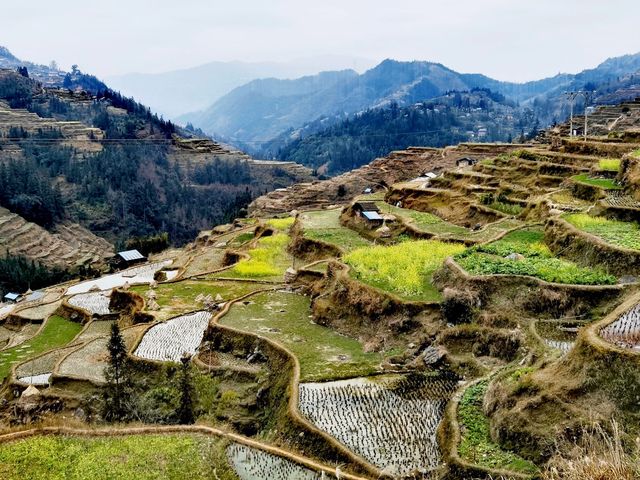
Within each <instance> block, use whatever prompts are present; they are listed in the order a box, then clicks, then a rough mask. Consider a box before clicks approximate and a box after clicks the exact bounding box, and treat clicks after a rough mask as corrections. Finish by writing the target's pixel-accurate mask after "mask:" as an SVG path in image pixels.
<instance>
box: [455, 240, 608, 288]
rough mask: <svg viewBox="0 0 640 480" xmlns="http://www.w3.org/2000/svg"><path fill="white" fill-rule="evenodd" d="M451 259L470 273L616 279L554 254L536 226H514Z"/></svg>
mask: <svg viewBox="0 0 640 480" xmlns="http://www.w3.org/2000/svg"><path fill="white" fill-rule="evenodd" d="M455 260H456V261H457V262H458V264H459V265H460V266H461V267H462V268H464V269H465V270H466V271H467V272H469V273H471V274H472V275H526V276H532V277H536V278H539V279H541V280H544V281H547V282H554V283H567V284H578V285H613V284H615V283H617V278H616V277H615V276H613V275H609V274H607V273H605V272H604V271H602V270H598V269H594V268H584V267H580V266H578V265H576V264H575V263H573V262H570V261H568V260H563V259H559V258H556V257H554V255H553V254H552V253H551V251H550V250H549V248H548V247H547V246H546V245H545V243H544V233H543V231H542V230H541V229H539V228H532V229H531V228H530V229H523V230H516V231H514V232H511V233H509V234H507V235H506V236H505V237H503V238H502V239H501V240H498V241H496V242H492V243H489V244H486V245H480V246H475V247H472V248H470V249H468V250H467V251H465V252H462V253H459V254H458V255H456V257H455Z"/></svg>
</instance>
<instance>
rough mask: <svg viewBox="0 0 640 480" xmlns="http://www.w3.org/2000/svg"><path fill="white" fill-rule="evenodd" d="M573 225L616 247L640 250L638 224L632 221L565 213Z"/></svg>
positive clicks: (639, 228) (639, 229) (639, 227)
mask: <svg viewBox="0 0 640 480" xmlns="http://www.w3.org/2000/svg"><path fill="white" fill-rule="evenodd" d="M564 218H565V220H567V221H568V222H569V223H570V224H572V225H573V226H574V227H576V228H578V229H579V230H583V231H585V232H587V233H590V234H591V235H595V236H596V237H600V238H601V239H602V240H604V241H605V242H607V243H610V244H611V245H614V246H616V247H622V248H630V249H632V250H640V226H639V225H638V224H637V223H634V222H620V221H617V220H609V219H607V218H604V217H592V216H590V215H587V214H572V215H565V216H564Z"/></svg>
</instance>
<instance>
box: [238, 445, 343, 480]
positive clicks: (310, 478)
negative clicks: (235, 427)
mask: <svg viewBox="0 0 640 480" xmlns="http://www.w3.org/2000/svg"><path fill="white" fill-rule="evenodd" d="M226 452H227V459H228V460H229V463H230V464H231V466H232V467H233V469H234V470H235V472H236V474H237V475H238V477H239V478H240V480H271V479H292V480H294V479H295V480H319V479H323V478H327V479H329V478H335V477H334V476H333V475H329V474H326V473H325V474H320V473H317V472H314V471H313V470H309V469H308V468H305V467H303V466H301V465H298V464H297V463H294V462H292V461H290V460H287V459H286V458H282V457H279V456H276V455H272V454H270V453H267V452H263V451H262V450H257V449H254V448H251V447H247V446H246V445H241V444H238V443H232V444H231V445H229V446H228V447H227V449H226Z"/></svg>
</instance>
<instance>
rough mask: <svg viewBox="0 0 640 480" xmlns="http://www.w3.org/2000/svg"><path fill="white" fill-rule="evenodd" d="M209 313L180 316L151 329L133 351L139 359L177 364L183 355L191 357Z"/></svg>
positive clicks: (207, 322) (196, 347)
mask: <svg viewBox="0 0 640 480" xmlns="http://www.w3.org/2000/svg"><path fill="white" fill-rule="evenodd" d="M210 318H211V314H210V313H209V312H196V313H192V314H189V315H182V316H180V317H176V318H173V319H171V320H168V321H167V322H164V323H160V324H158V325H155V326H153V327H151V329H149V330H148V331H147V333H146V334H145V335H144V337H142V341H141V342H140V345H138V348H137V349H136V351H135V355H137V356H138V357H141V358H147V359H150V360H160V361H172V362H179V361H180V358H182V357H183V355H184V354H189V355H193V354H195V353H196V350H197V349H198V346H199V345H200V343H201V342H202V336H203V335H204V331H205V329H206V328H207V325H208V324H209V319H210Z"/></svg>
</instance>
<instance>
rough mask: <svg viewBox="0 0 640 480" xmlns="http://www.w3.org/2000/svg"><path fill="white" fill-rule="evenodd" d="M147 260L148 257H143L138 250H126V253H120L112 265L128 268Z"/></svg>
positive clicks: (114, 258)
mask: <svg viewBox="0 0 640 480" xmlns="http://www.w3.org/2000/svg"><path fill="white" fill-rule="evenodd" d="M146 260H147V257H145V256H144V255H142V254H141V253H140V252H139V251H138V250H126V251H124V252H118V253H117V254H116V256H115V257H113V260H112V263H113V264H114V266H116V267H117V268H126V267H130V266H131V265H135V264H137V263H140V262H144V261H146Z"/></svg>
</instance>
